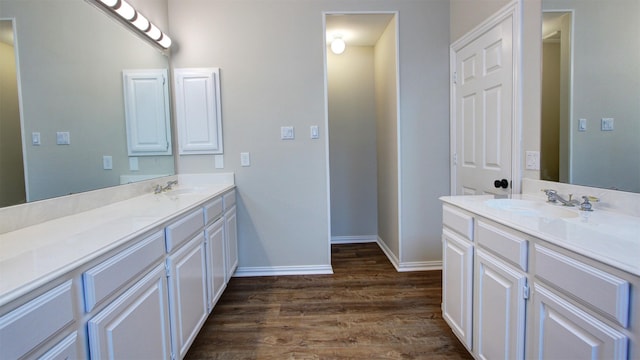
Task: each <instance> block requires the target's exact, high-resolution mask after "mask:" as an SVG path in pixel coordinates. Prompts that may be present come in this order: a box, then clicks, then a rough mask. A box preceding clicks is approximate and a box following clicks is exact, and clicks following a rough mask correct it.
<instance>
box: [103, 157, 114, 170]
mask: <svg viewBox="0 0 640 360" xmlns="http://www.w3.org/2000/svg"><path fill="white" fill-rule="evenodd" d="M102 168H103V169H105V170H112V169H113V157H111V156H109V155H105V156H103V157H102Z"/></svg>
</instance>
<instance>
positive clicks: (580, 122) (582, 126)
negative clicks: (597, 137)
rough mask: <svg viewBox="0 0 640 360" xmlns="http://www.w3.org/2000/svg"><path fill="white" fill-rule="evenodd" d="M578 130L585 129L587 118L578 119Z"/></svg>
mask: <svg viewBox="0 0 640 360" xmlns="http://www.w3.org/2000/svg"><path fill="white" fill-rule="evenodd" d="M578 131H587V119H578Z"/></svg>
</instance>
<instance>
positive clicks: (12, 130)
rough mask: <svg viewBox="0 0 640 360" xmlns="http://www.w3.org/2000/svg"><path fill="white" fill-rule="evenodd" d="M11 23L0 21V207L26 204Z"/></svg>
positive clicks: (15, 60) (6, 20) (15, 62)
mask: <svg viewBox="0 0 640 360" xmlns="http://www.w3.org/2000/svg"><path fill="white" fill-rule="evenodd" d="M14 39H15V30H14V26H13V20H12V19H0V207H3V206H9V205H16V204H22V203H25V202H26V199H27V196H26V192H25V181H24V180H25V178H24V160H23V156H22V131H21V125H20V102H19V96H18V71H17V65H16V64H17V51H16V46H15V40H14Z"/></svg>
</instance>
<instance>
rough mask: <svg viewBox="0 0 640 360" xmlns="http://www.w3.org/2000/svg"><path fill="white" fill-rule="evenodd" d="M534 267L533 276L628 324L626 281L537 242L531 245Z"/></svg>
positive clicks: (625, 324) (627, 288) (624, 324)
mask: <svg viewBox="0 0 640 360" xmlns="http://www.w3.org/2000/svg"><path fill="white" fill-rule="evenodd" d="M534 266H535V272H536V277H538V278H540V279H542V280H544V281H546V282H547V283H549V284H551V285H553V286H555V287H556V288H557V289H558V290H560V291H562V292H563V293H565V294H567V295H570V296H572V297H573V298H575V299H576V300H578V301H580V302H582V303H586V304H587V305H590V306H591V307H592V308H593V309H594V310H596V311H598V312H600V313H601V314H603V315H604V316H606V317H608V318H610V319H611V320H614V321H616V322H617V323H618V324H620V325H622V326H624V327H627V326H628V322H629V283H628V282H627V281H626V280H624V279H620V278H618V277H617V276H614V275H612V274H609V273H607V272H604V271H602V270H600V269H596V268H594V267H592V266H590V265H587V264H585V263H582V262H580V261H577V260H575V259H572V258H570V257H568V256H565V255H562V254H560V253H558V252H555V251H553V250H551V249H548V248H545V247H543V246H540V245H536V246H535V258H534Z"/></svg>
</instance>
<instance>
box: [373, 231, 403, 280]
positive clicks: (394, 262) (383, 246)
mask: <svg viewBox="0 0 640 360" xmlns="http://www.w3.org/2000/svg"><path fill="white" fill-rule="evenodd" d="M376 242H377V243H378V246H379V247H380V249H381V250H382V252H383V253H384V254H385V255H387V259H389V261H390V262H391V265H393V267H394V268H396V271H398V272H399V271H400V265H399V264H400V261H398V258H397V257H396V254H394V253H393V251H391V249H389V247H388V246H387V244H386V243H385V242H384V241H382V239H381V238H380V237H379V236H378V239H377V241H376Z"/></svg>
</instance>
